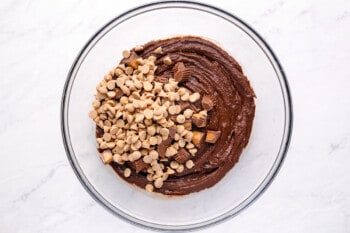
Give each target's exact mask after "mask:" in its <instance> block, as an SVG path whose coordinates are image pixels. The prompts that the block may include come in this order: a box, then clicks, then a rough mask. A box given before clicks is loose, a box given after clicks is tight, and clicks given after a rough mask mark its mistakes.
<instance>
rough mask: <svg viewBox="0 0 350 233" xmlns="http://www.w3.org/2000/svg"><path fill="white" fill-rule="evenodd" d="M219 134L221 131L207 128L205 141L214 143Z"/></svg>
mask: <svg viewBox="0 0 350 233" xmlns="http://www.w3.org/2000/svg"><path fill="white" fill-rule="evenodd" d="M220 135H221V131H213V130H208V132H207V136H206V137H205V141H206V142H209V143H215V142H216V141H217V140H218V139H219V137H220Z"/></svg>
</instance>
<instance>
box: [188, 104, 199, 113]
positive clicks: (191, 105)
mask: <svg viewBox="0 0 350 233" xmlns="http://www.w3.org/2000/svg"><path fill="white" fill-rule="evenodd" d="M189 105H190V109H191V110H192V111H194V112H199V111H200V110H201V109H200V108H199V107H197V106H196V105H195V104H193V103H190V104H189Z"/></svg>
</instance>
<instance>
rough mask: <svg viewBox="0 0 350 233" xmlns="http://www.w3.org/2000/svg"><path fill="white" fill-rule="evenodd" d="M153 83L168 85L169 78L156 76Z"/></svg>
mask: <svg viewBox="0 0 350 233" xmlns="http://www.w3.org/2000/svg"><path fill="white" fill-rule="evenodd" d="M154 81H155V82H158V83H168V82H169V78H167V77H165V76H156V77H155V78H154Z"/></svg>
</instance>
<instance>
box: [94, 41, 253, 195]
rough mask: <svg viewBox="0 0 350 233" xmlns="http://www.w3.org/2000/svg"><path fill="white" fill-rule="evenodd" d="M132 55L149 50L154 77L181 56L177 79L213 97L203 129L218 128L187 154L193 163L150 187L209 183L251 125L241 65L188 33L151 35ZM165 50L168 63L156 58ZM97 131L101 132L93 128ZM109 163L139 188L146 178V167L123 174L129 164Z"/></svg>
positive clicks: (228, 163)
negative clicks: (182, 70) (184, 75)
mask: <svg viewBox="0 0 350 233" xmlns="http://www.w3.org/2000/svg"><path fill="white" fill-rule="evenodd" d="M237 46H239V45H237ZM158 47H161V48H162V54H155V53H154V50H155V49H156V48H158ZM132 51H134V50H132ZM137 55H138V56H140V57H143V58H147V57H149V56H151V55H154V56H156V57H157V63H156V65H157V66H158V68H157V70H156V73H155V76H156V77H157V76H162V77H170V76H171V75H172V69H173V65H175V64H176V63H178V62H182V63H183V64H184V65H185V66H186V68H188V69H189V70H190V74H191V77H190V78H189V80H188V81H187V82H184V83H182V84H181V85H182V86H184V87H186V88H188V89H189V90H191V91H192V92H198V93H200V94H201V95H202V96H204V95H207V96H211V97H212V99H213V100H215V102H216V104H215V106H214V108H213V109H212V110H211V111H209V112H208V123H207V126H206V128H205V129H204V131H208V130H214V131H221V136H220V138H219V139H218V140H217V142H216V143H214V144H211V143H206V142H203V143H201V145H200V147H199V150H198V152H197V154H196V156H195V157H193V158H191V159H192V160H193V162H194V167H193V168H191V169H188V168H186V167H185V170H184V171H183V172H182V173H175V174H172V175H169V177H168V179H167V180H166V181H164V184H163V186H162V187H161V188H159V189H155V190H154V192H160V193H163V194H166V195H184V194H189V193H192V192H197V191H200V190H203V189H205V188H209V187H212V186H213V185H215V184H216V183H217V182H219V181H220V180H221V179H222V178H223V177H224V176H225V174H226V173H227V172H228V171H229V170H230V169H231V168H232V167H233V166H234V165H235V164H236V163H237V161H238V160H239V156H240V155H241V153H242V150H243V148H244V147H245V146H246V145H247V143H248V140H249V136H250V133H251V129H252V123H253V118H254V113H255V104H254V98H255V94H254V91H253V89H252V87H251V86H250V83H249V81H248V79H247V77H246V76H245V75H244V74H243V72H242V68H241V66H240V65H239V64H238V62H237V61H236V60H235V59H234V58H233V57H231V56H230V55H229V54H228V53H227V52H226V51H224V50H223V49H222V48H220V47H219V46H218V45H216V44H214V43H212V42H210V41H208V40H206V39H203V38H200V37H194V36H184V37H175V38H170V39H165V40H158V41H151V42H149V43H147V44H145V45H144V49H143V50H142V51H140V52H137ZM165 56H169V57H170V58H171V60H172V61H173V64H172V65H165V64H164V63H163V62H162V58H163V57H165ZM122 62H123V60H122ZM201 130H203V129H201ZM97 136H101V134H100V133H99V130H97ZM110 165H111V166H112V167H113V168H114V170H115V171H116V172H117V173H118V175H119V176H120V177H122V178H123V179H124V180H125V181H127V182H129V183H132V184H135V185H137V186H139V187H141V188H144V187H145V185H146V184H147V183H149V182H148V181H147V179H146V173H143V172H139V173H136V172H135V170H134V169H132V174H131V176H130V177H128V178H125V177H124V175H123V171H124V169H125V168H126V167H130V164H128V163H126V164H125V165H119V164H117V163H111V164H110Z"/></svg>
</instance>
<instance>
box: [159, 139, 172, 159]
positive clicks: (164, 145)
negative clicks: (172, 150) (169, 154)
mask: <svg viewBox="0 0 350 233" xmlns="http://www.w3.org/2000/svg"><path fill="white" fill-rule="evenodd" d="M172 140H173V139H172V138H171V137H168V138H167V139H166V140H164V141H162V143H160V144H159V146H158V150H157V151H158V155H159V156H160V157H162V158H165V152H166V149H167V148H168V147H169V146H170V144H171V141H172Z"/></svg>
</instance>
